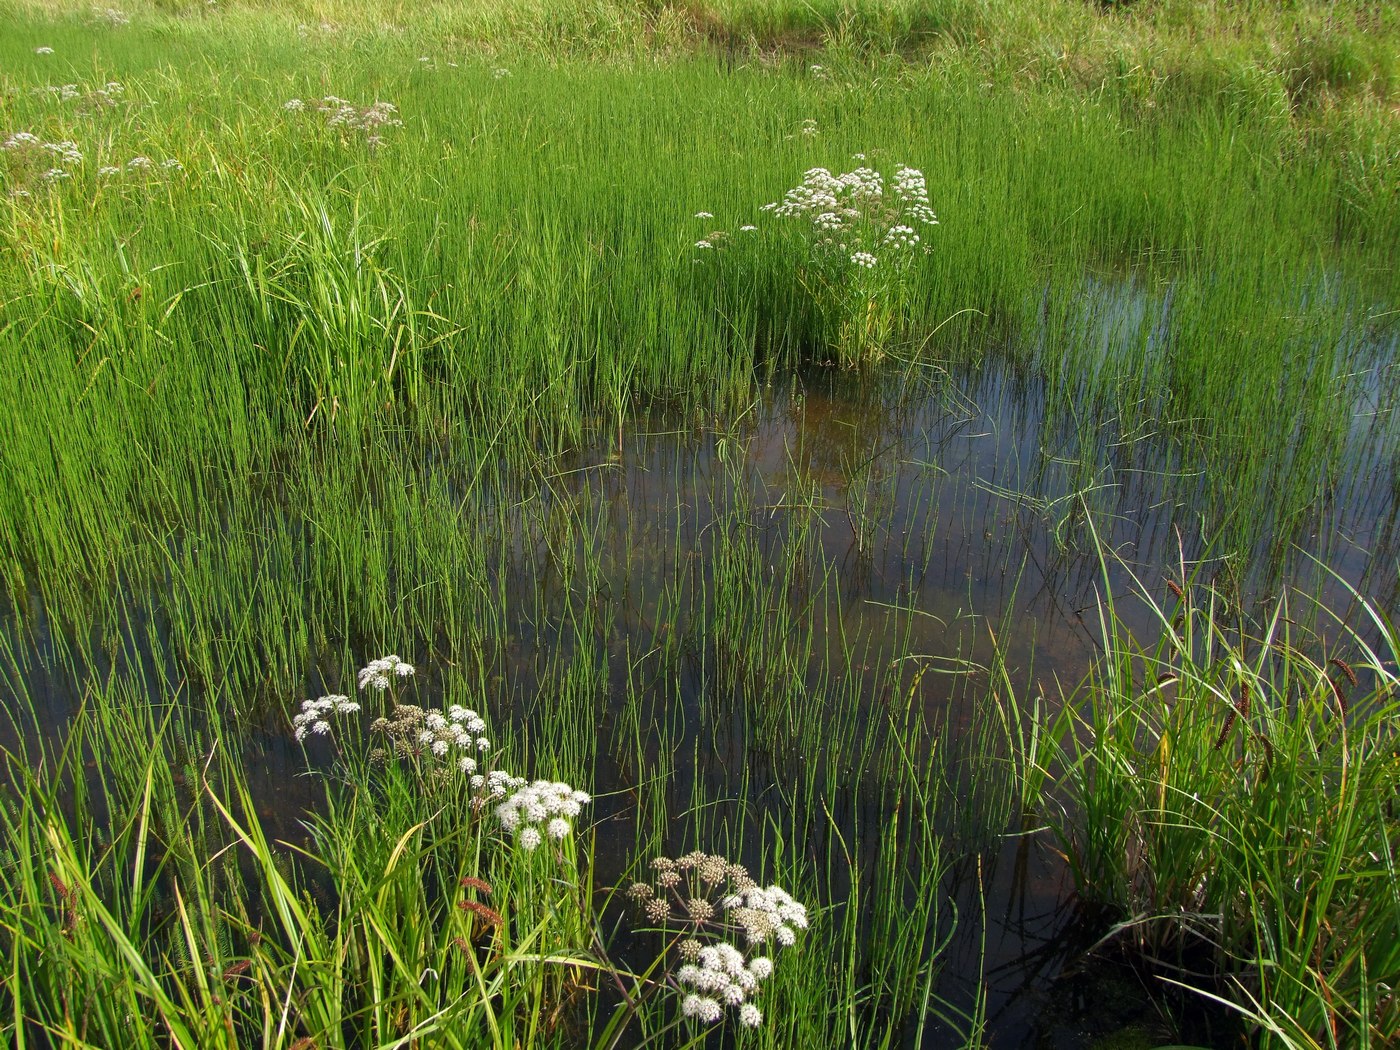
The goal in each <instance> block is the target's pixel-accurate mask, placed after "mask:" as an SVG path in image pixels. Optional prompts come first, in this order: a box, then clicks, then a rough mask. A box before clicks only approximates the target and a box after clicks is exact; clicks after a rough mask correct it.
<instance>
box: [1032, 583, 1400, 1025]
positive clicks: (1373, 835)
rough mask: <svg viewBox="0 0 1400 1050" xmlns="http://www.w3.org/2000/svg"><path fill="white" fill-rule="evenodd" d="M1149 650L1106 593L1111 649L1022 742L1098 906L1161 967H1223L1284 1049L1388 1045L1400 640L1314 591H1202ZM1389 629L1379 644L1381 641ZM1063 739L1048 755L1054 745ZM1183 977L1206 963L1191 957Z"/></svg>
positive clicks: (1220, 992) (1373, 618)
mask: <svg viewBox="0 0 1400 1050" xmlns="http://www.w3.org/2000/svg"><path fill="white" fill-rule="evenodd" d="M1171 587H1172V595H1176V594H1178V592H1179V597H1176V598H1175V599H1174V600H1170V596H1169V600H1168V601H1167V602H1165V603H1162V604H1158V603H1157V602H1155V601H1154V599H1153V598H1152V597H1151V596H1150V595H1148V594H1147V593H1146V591H1145V590H1141V591H1140V592H1139V594H1138V595H1136V597H1138V598H1139V599H1140V600H1143V601H1146V602H1147V604H1148V608H1149V610H1150V611H1151V613H1152V615H1153V616H1154V617H1156V620H1157V625H1158V629H1159V632H1160V634H1159V637H1158V638H1157V640H1156V641H1155V642H1153V643H1150V644H1148V645H1145V646H1144V645H1143V644H1141V643H1140V642H1139V641H1137V640H1136V639H1135V638H1134V637H1133V636H1132V635H1131V634H1130V633H1128V632H1127V631H1126V630H1125V629H1124V627H1123V626H1122V621H1121V620H1120V618H1119V617H1120V616H1121V615H1122V614H1121V613H1120V612H1119V611H1118V609H1117V608H1116V607H1115V603H1114V602H1113V601H1112V600H1105V602H1104V603H1103V605H1102V606H1101V608H1100V615H1099V628H1100V631H1101V633H1102V636H1103V639H1104V652H1103V656H1102V658H1101V659H1100V660H1099V661H1097V662H1096V664H1095V666H1094V668H1093V670H1092V671H1091V673H1090V675H1089V677H1088V678H1087V679H1086V680H1085V681H1084V683H1083V684H1082V685H1081V686H1080V687H1079V688H1078V689H1077V690H1075V691H1073V692H1072V693H1071V694H1070V696H1069V697H1068V699H1067V702H1066V706H1065V707H1064V709H1063V711H1062V713H1061V714H1060V716H1059V717H1058V719H1056V721H1055V723H1054V725H1053V726H1052V727H1051V729H1050V733H1051V737H1052V738H1053V739H1045V738H1039V739H1036V740H1035V741H1033V742H1030V746H1028V747H1026V748H1025V749H1023V753H1024V754H1025V755H1026V763H1027V765H1028V766H1029V767H1031V768H1033V769H1035V770H1037V771H1038V772H1039V773H1040V774H1041V775H1044V774H1046V773H1049V774H1050V775H1051V776H1052V777H1053V778H1054V779H1055V780H1056V781H1057V783H1058V785H1059V788H1060V789H1061V790H1062V792H1063V793H1062V794H1058V793H1052V794H1051V795H1050V796H1049V797H1051V798H1054V797H1056V795H1057V794H1058V798H1059V803H1060V805H1061V806H1062V808H1059V809H1056V808H1054V804H1053V803H1051V804H1050V806H1049V807H1042V806H1040V805H1039V804H1037V803H1034V802H1033V803H1032V806H1033V807H1035V808H1037V809H1042V811H1043V812H1045V813H1046V819H1047V820H1048V822H1049V824H1050V827H1051V829H1052V830H1053V831H1054V833H1055V835H1056V837H1057V838H1058V839H1059V840H1060V841H1061V842H1062V844H1063V846H1064V849H1065V851H1066V854H1067V855H1068V857H1069V858H1070V863H1071V865H1072V866H1073V870H1074V874H1075V881H1076V883H1077V885H1078V887H1079V892H1080V894H1081V896H1082V897H1084V898H1085V899H1086V900H1090V901H1097V902H1101V903H1103V904H1106V905H1109V906H1110V907H1111V908H1112V909H1114V910H1116V912H1117V913H1118V916H1119V917H1120V919H1121V922H1120V923H1119V924H1118V925H1117V926H1115V927H1114V928H1113V929H1112V930H1111V931H1110V932H1109V934H1108V935H1106V938H1105V939H1106V940H1107V939H1123V940H1125V941H1127V942H1129V943H1136V944H1138V945H1139V946H1141V947H1142V948H1143V949H1144V950H1145V952H1146V954H1148V955H1150V956H1153V957H1156V958H1159V959H1161V958H1167V959H1170V958H1173V957H1175V958H1178V959H1181V958H1187V959H1189V958H1192V957H1193V956H1191V954H1190V952H1191V950H1192V949H1196V950H1197V951H1198V952H1199V950H1200V949H1201V948H1202V947H1204V948H1205V950H1206V951H1207V952H1208V953H1209V954H1210V955H1211V956H1213V958H1214V964H1215V966H1216V967H1218V970H1219V973H1220V975H1221V978H1220V983H1219V985H1218V986H1212V985H1204V986H1203V985H1201V982H1200V979H1199V978H1198V977H1192V976H1182V977H1176V978H1174V979H1176V980H1179V981H1182V982H1184V983H1186V984H1187V986H1189V987H1197V988H1199V990H1201V991H1202V993H1203V994H1205V995H1208V996H1211V997H1214V998H1219V999H1221V1000H1222V1001H1228V1002H1231V1003H1232V1004H1234V1006H1235V1008H1236V1009H1238V1010H1240V1011H1241V1012H1242V1013H1244V1014H1245V1016H1247V1017H1248V1018H1249V1019H1250V1020H1251V1021H1252V1022H1253V1023H1254V1024H1255V1025H1256V1026H1257V1027H1258V1028H1259V1029H1260V1030H1261V1032H1262V1033H1263V1039H1264V1041H1265V1042H1266V1043H1268V1044H1270V1045H1281V1046H1384V1045H1386V1044H1387V1042H1388V1040H1389V1033H1393V1032H1394V1031H1395V1028H1396V1024H1397V1020H1400V1018H1397V1015H1396V1012H1395V1011H1396V1006H1395V1003H1394V1001H1393V998H1392V997H1391V996H1390V995H1389V992H1388V988H1389V982H1390V980H1391V978H1392V976H1393V975H1394V974H1396V973H1397V972H1400V956H1397V955H1396V952H1395V948H1394V941H1393V938H1391V936H1390V934H1389V931H1390V930H1391V929H1392V928H1393V925H1394V921H1395V911H1394V908H1395V905H1396V903H1397V899H1396V897H1395V893H1394V889H1395V885H1396V882H1395V873H1396V867H1395V865H1396V860H1395V841H1396V838H1395V836H1396V832H1397V830H1400V825H1397V817H1396V813H1395V809H1394V796H1395V791H1396V786H1397V776H1400V763H1397V759H1396V744H1397V736H1396V731H1395V717H1396V705H1395V695H1394V687H1395V680H1394V667H1395V657H1396V646H1397V638H1396V634H1395V628H1394V625H1393V624H1392V623H1390V622H1389V621H1388V620H1387V619H1386V618H1385V617H1384V616H1383V615H1382V613H1381V612H1380V611H1379V610H1377V609H1375V608H1374V607H1372V606H1370V605H1369V604H1367V603H1365V602H1360V603H1359V604H1358V606H1357V608H1356V609H1355V610H1353V611H1354V612H1355V613H1357V614H1358V615H1357V618H1356V620H1355V621H1354V622H1353V623H1352V624H1348V623H1345V622H1342V621H1339V620H1337V619H1335V618H1334V616H1333V615H1332V614H1330V613H1328V612H1327V610H1325V609H1319V608H1316V607H1315V606H1313V605H1312V604H1311V603H1310V602H1309V601H1308V599H1307V598H1306V597H1305V596H1299V595H1295V594H1285V595H1283V596H1281V597H1279V598H1278V599H1277V600H1276V601H1274V602H1272V603H1269V604H1267V605H1265V606H1264V607H1263V608H1261V609H1260V610H1259V611H1258V612H1246V611H1245V610H1244V609H1242V608H1241V606H1240V603H1239V598H1238V596H1237V595H1233V594H1230V593H1228V592H1225V591H1223V590H1221V589H1219V588H1216V587H1212V586H1211V585H1210V584H1208V583H1207V582H1205V581H1203V580H1199V579H1190V580H1184V581H1182V583H1180V584H1178V583H1176V582H1175V581H1173V583H1172V584H1171ZM1369 638H1376V639H1377V641H1376V642H1374V643H1373V642H1370V641H1368V639H1369ZM1047 748H1048V750H1047ZM1186 968H1187V969H1188V970H1189V968H1190V964H1189V963H1188V965H1187V967H1186Z"/></svg>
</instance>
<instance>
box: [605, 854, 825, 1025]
mask: <svg viewBox="0 0 1400 1050" xmlns="http://www.w3.org/2000/svg"><path fill="white" fill-rule="evenodd" d="M651 867H652V871H653V876H652V878H653V880H654V884H653V883H649V882H638V883H635V884H633V885H632V886H631V887H630V888H629V889H628V890H627V896H628V897H630V898H631V899H632V900H633V901H634V902H635V903H636V904H637V906H638V907H639V908H640V909H641V911H642V913H643V915H644V916H645V918H646V921H647V923H648V924H650V925H653V926H660V927H663V928H667V927H670V926H671V925H673V924H674V923H676V922H680V923H682V924H684V925H688V926H690V928H691V929H692V931H693V933H692V934H691V935H690V936H688V937H685V938H683V939H680V940H678V941H674V942H672V943H673V944H674V945H675V949H676V951H677V953H678V954H679V956H680V959H681V965H680V966H679V967H678V968H677V969H676V970H675V971H674V973H672V974H671V980H672V981H673V983H674V985H675V987H676V989H677V990H678V991H679V992H680V994H681V995H682V996H683V999H682V1001H681V1013H682V1014H684V1015H685V1016H686V1017H689V1018H692V1019H694V1020H697V1021H702V1022H704V1023H706V1024H713V1023H715V1022H717V1021H720V1020H722V1019H723V1017H724V1011H725V1008H726V1007H728V1008H731V1009H737V1011H738V1019H739V1023H740V1024H741V1025H745V1026H747V1027H756V1026H757V1025H759V1024H760V1023H762V1021H763V1014H762V1012H761V1011H760V1010H759V1008H758V1007H757V1006H756V1005H755V1004H754V1003H753V1002H752V1001H751V1000H752V999H753V998H754V997H755V996H756V995H757V994H758V992H759V985H760V983H761V982H763V981H765V980H767V979H768V978H769V977H770V976H771V975H772V973H773V960H772V958H771V957H770V956H769V955H768V954H765V952H766V949H767V946H768V945H769V944H770V943H771V944H772V945H774V950H776V949H779V948H786V947H789V946H791V945H792V944H794V943H796V941H797V931H798V930H805V929H806V928H807V909H806V908H805V907H803V906H802V905H801V904H799V903H798V902H797V901H795V900H793V898H792V896H791V895H790V894H789V893H787V891H785V890H784V889H782V887H780V886H768V887H766V888H765V887H762V886H760V885H758V883H756V882H754V880H753V879H752V878H750V877H749V873H748V871H747V870H746V869H745V868H744V867H743V866H742V865H740V864H731V863H730V862H729V861H727V860H726V859H725V858H724V857H722V856H719V855H716V854H708V853H701V852H699V851H696V852H693V853H687V854H686V855H685V856H683V857H678V858H676V859H674V860H672V859H671V858H669V857H657V858H655V859H654V860H653V861H652V862H651ZM731 942H735V943H731ZM738 942H742V943H746V944H747V946H748V950H749V951H750V952H758V953H759V954H756V955H753V956H752V957H750V956H748V955H746V954H745V951H744V950H743V949H741V948H739V947H737V946H736V943H738Z"/></svg>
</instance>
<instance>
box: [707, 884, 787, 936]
mask: <svg viewBox="0 0 1400 1050" xmlns="http://www.w3.org/2000/svg"><path fill="white" fill-rule="evenodd" d="M720 904H721V906H722V907H723V908H724V909H725V918H726V920H727V921H728V922H730V923H731V924H733V925H735V926H738V927H739V928H741V929H742V930H743V931H744V934H745V936H746V937H747V938H748V942H749V943H750V944H762V943H764V942H765V941H768V940H770V939H771V940H774V941H777V942H778V944H779V945H781V946H782V947H784V948H789V947H791V946H792V945H793V944H795V943H796V942H797V933H796V931H797V930H805V929H806V928H807V909H806V907H805V906H803V905H801V904H799V903H798V902H797V901H795V900H793V898H792V896H791V895H790V894H789V893H788V892H787V891H786V890H784V889H783V888H782V887H781V886H769V887H768V888H767V889H764V888H763V887H761V886H750V887H748V888H747V889H745V890H742V891H740V892H738V893H733V894H730V895H729V896H728V897H725V898H724V900H722V901H721V902H720Z"/></svg>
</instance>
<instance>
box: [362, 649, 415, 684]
mask: <svg viewBox="0 0 1400 1050" xmlns="http://www.w3.org/2000/svg"><path fill="white" fill-rule="evenodd" d="M412 674H413V665H412V664H410V663H405V662H404V661H403V660H400V659H399V658H398V656H397V655H396V654H390V655H389V656H381V657H380V658H379V659H378V660H371V661H370V662H369V663H367V664H366V665H365V666H364V667H361V668H360V679H359V680H360V688H361V689H378V690H380V691H381V692H383V691H384V690H385V689H388V688H389V683H390V682H391V681H393V680H394V679H395V678H409V677H411V676H412Z"/></svg>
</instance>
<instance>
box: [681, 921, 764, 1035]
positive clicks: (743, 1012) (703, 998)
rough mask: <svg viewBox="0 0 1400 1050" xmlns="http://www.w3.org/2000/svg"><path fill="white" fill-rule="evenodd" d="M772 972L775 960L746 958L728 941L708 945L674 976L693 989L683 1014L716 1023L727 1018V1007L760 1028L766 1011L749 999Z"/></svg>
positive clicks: (683, 1003)
mask: <svg viewBox="0 0 1400 1050" xmlns="http://www.w3.org/2000/svg"><path fill="white" fill-rule="evenodd" d="M772 973H773V960H772V959H770V958H768V957H767V956H766V955H760V956H757V957H755V958H753V959H745V958H744V953H743V952H741V951H740V950H739V949H738V948H736V947H734V945H732V944H730V943H728V942H727V941H719V942H716V943H715V944H707V945H705V946H704V947H703V948H701V949H700V950H699V952H698V953H696V960H695V962H693V963H685V964H684V965H683V966H681V967H680V969H678V970H677V971H676V972H675V974H674V977H675V981H676V984H678V985H679V986H680V987H681V988H682V989H693V991H690V992H689V993H688V994H687V995H686V997H685V998H684V999H683V1000H681V1013H683V1014H684V1015H685V1016H686V1017H691V1018H694V1019H695V1020H697V1021H703V1022H704V1023H705V1024H714V1023H715V1022H716V1021H718V1020H720V1019H721V1018H722V1017H723V1016H724V1008H725V1007H726V1006H728V1007H734V1008H737V1009H738V1011H739V1023H740V1024H741V1025H744V1026H745V1027H747V1028H757V1027H758V1026H759V1025H760V1024H761V1023H762V1022H763V1012H762V1011H761V1010H759V1008H758V1007H757V1006H755V1005H754V1004H753V1003H751V1002H748V998H749V996H751V995H752V994H753V993H754V992H756V991H757V990H758V986H759V983H760V982H761V981H764V980H766V979H767V978H768V977H770V976H772Z"/></svg>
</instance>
